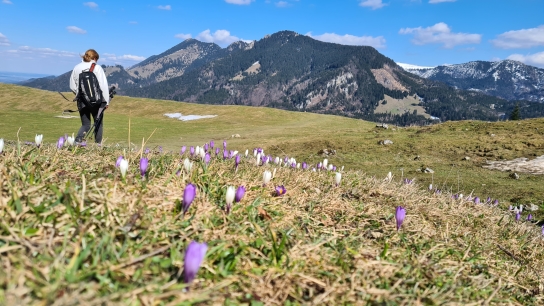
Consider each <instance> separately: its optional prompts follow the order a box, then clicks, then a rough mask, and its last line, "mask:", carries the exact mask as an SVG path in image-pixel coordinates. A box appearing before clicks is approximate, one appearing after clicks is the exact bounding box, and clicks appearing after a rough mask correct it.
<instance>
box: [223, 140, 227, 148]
mask: <svg viewBox="0 0 544 306" xmlns="http://www.w3.org/2000/svg"><path fill="white" fill-rule="evenodd" d="M226 149H227V141H226V140H223V150H226Z"/></svg>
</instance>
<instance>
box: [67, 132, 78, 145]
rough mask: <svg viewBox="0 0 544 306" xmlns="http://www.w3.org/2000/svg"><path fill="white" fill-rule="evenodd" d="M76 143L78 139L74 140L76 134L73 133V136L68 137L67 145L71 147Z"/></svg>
mask: <svg viewBox="0 0 544 306" xmlns="http://www.w3.org/2000/svg"><path fill="white" fill-rule="evenodd" d="M75 141H76V139H75V138H74V134H73V133H72V136H68V137H66V143H67V144H68V145H69V146H73V145H74V142H75Z"/></svg>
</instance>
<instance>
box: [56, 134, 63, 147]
mask: <svg viewBox="0 0 544 306" xmlns="http://www.w3.org/2000/svg"><path fill="white" fill-rule="evenodd" d="M63 146H64V136H61V137H60V138H59V140H58V141H57V149H61V148H62V147H63Z"/></svg>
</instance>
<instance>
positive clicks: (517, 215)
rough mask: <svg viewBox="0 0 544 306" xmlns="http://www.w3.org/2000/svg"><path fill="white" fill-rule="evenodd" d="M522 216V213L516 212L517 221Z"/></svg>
mask: <svg viewBox="0 0 544 306" xmlns="http://www.w3.org/2000/svg"><path fill="white" fill-rule="evenodd" d="M520 218H521V214H520V213H519V211H518V212H516V221H519V219H520Z"/></svg>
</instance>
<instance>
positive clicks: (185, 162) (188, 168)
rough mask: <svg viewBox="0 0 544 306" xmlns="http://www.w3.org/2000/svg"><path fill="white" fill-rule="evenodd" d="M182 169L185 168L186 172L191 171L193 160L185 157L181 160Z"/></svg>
mask: <svg viewBox="0 0 544 306" xmlns="http://www.w3.org/2000/svg"><path fill="white" fill-rule="evenodd" d="M183 169H185V172H187V173H189V172H191V169H193V162H192V161H190V160H189V159H188V158H187V157H186V158H185V159H184V160H183Z"/></svg>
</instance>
